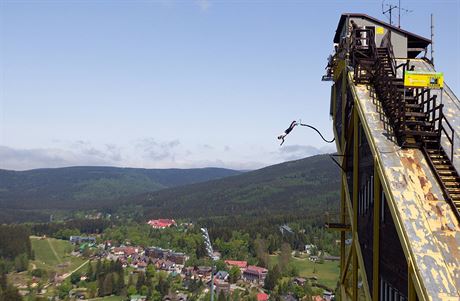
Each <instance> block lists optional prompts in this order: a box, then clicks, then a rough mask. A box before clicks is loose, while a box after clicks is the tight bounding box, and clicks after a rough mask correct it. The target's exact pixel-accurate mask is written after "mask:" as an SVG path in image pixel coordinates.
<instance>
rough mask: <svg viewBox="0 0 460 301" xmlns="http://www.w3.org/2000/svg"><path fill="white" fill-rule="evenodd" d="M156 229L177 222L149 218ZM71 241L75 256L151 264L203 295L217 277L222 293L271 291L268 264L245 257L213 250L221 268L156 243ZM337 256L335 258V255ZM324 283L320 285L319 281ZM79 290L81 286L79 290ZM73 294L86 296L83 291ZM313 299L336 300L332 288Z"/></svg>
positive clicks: (128, 266)
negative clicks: (226, 255)
mask: <svg viewBox="0 0 460 301" xmlns="http://www.w3.org/2000/svg"><path fill="white" fill-rule="evenodd" d="M148 225H150V226H151V227H152V228H153V229H159V230H161V229H166V228H170V227H173V226H176V222H175V221H174V220H169V219H158V220H150V221H148ZM69 241H70V242H71V243H72V244H73V245H74V246H75V250H74V251H73V252H72V255H73V256H77V257H79V256H83V254H84V253H85V252H87V250H88V249H90V250H92V251H91V256H90V257H89V259H90V261H92V262H95V261H100V260H109V261H113V262H119V263H120V264H121V266H122V267H123V269H124V270H125V271H129V273H130V274H134V275H136V274H137V275H139V274H145V273H146V271H147V268H148V266H149V265H152V266H153V267H154V269H155V270H156V271H163V272H165V273H167V274H168V275H170V276H171V277H180V278H181V279H182V283H183V286H184V288H185V289H187V288H188V287H187V286H188V285H189V284H190V282H191V281H199V283H203V287H204V288H203V291H202V294H203V296H204V295H205V294H208V293H210V290H211V287H212V285H211V284H212V281H213V280H214V283H213V284H214V285H213V287H214V294H215V295H216V296H219V295H220V294H221V293H223V294H225V295H227V296H228V295H230V294H232V293H233V292H235V291H246V290H252V291H256V292H257V293H256V298H257V301H267V300H269V298H270V294H269V292H268V291H267V290H266V289H265V288H264V284H265V280H266V278H267V275H268V272H269V270H268V269H267V268H265V267H260V266H256V265H251V264H248V262H247V261H244V260H235V259H225V260H222V259H221V254H220V253H219V252H218V251H215V252H214V253H213V254H212V259H213V261H214V262H216V261H220V262H222V261H223V262H224V263H225V265H222V264H221V265H220V266H219V269H216V268H217V267H216V266H215V265H214V266H211V265H206V266H205V265H199V266H190V265H187V261H188V260H189V256H188V255H187V254H185V253H183V252H177V251H175V250H171V249H163V248H160V247H157V246H149V247H142V246H136V245H130V244H119V245H116V244H114V242H112V241H102V242H100V243H99V244H97V243H96V238H95V237H92V236H71V237H70V238H69ZM313 248H316V246H314V245H306V246H305V253H306V254H310V252H311V250H312V249H313ZM309 260H311V261H313V262H316V261H318V256H313V255H312V256H311V257H310V259H309ZM332 260H335V258H332ZM86 278H87V275H84V274H82V275H81V280H85V279H86ZM291 281H292V285H297V286H300V287H303V286H304V285H305V283H306V282H307V281H308V282H311V283H313V284H316V281H317V277H316V276H311V277H309V278H303V277H293V278H292V279H291ZM319 287H321V285H319ZM77 291H78V290H77ZM73 292H74V293H73V294H72V296H73V297H78V298H80V299H84V298H85V297H86V295H85V294H84V293H79V294H78V293H77V294H75V290H74V291H73ZM128 297H129V299H128V300H131V301H145V300H147V296H144V295H140V294H135V295H130V296H128ZM163 300H180V301H186V300H187V294H184V293H179V292H173V293H172V295H167V296H164V297H163ZM281 300H282V301H296V300H298V299H297V298H296V297H295V296H294V295H293V294H286V295H283V296H281ZM312 300H313V301H331V300H334V294H333V292H331V291H329V290H327V289H325V288H324V289H323V290H322V294H319V295H315V296H313V299H312Z"/></svg>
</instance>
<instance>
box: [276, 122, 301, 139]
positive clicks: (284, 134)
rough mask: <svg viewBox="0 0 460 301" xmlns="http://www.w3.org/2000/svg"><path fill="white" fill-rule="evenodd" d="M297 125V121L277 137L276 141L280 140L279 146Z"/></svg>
mask: <svg viewBox="0 0 460 301" xmlns="http://www.w3.org/2000/svg"><path fill="white" fill-rule="evenodd" d="M296 125H298V123H297V121H295V120H294V121H293V122H291V125H290V126H289V127H288V128H287V129H286V130H285V131H284V132H283V133H282V134H281V135H279V136H278V140H282V141H281V144H280V145H283V143H284V138H285V137H286V136H287V135H288V134H289V133H290V132H291V131H292V130H293V129H294V127H295V126H296Z"/></svg>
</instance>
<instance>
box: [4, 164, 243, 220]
mask: <svg viewBox="0 0 460 301" xmlns="http://www.w3.org/2000/svg"><path fill="white" fill-rule="evenodd" d="M238 174H241V172H239V171H236V170H230V169H223V168H199V169H140V168H116V167H67V168H53V169H35V170H29V171H10V170H0V222H6V223H10V222H24V221H30V220H33V221H45V220H47V219H49V213H48V212H45V210H46V209H48V210H50V209H52V210H59V209H61V210H74V209H80V210H81V209H94V208H100V207H103V206H105V207H110V206H112V205H113V203H114V202H120V201H122V200H123V197H126V196H131V195H135V194H139V193H143V192H149V191H155V190H159V189H164V188H168V187H176V186H180V185H186V184H191V183H198V182H204V181H209V180H213V179H218V178H223V177H228V176H233V175H238Z"/></svg>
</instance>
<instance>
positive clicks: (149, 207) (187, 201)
mask: <svg viewBox="0 0 460 301" xmlns="http://www.w3.org/2000/svg"><path fill="white" fill-rule="evenodd" d="M339 187H340V174H339V169H338V167H337V165H335V164H334V163H333V161H332V160H331V158H330V157H329V155H317V156H312V157H308V158H305V159H301V160H295V161H290V162H284V163H281V164H276V165H272V166H268V167H265V168H262V169H259V170H255V171H250V172H246V173H243V174H240V175H237V176H234V177H227V178H222V179H217V180H212V181H208V182H202V183H196V184H191V185H185V186H181V187H175V188H170V189H163V190H159V191H156V192H149V193H145V194H141V195H138V196H134V197H132V198H129V199H127V201H128V202H129V203H130V204H138V205H142V206H143V207H144V212H145V214H146V217H147V218H159V217H162V216H173V217H177V218H181V217H182V218H204V217H216V216H222V217H223V216H227V217H236V216H242V215H246V216H266V217H269V216H274V215H280V216H286V215H292V214H294V215H301V216H310V215H312V214H315V213H316V212H317V213H323V212H324V211H327V210H332V211H334V210H337V208H338V205H339V204H340V202H339V200H340V191H339Z"/></svg>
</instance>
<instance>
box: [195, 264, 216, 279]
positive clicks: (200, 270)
mask: <svg viewBox="0 0 460 301" xmlns="http://www.w3.org/2000/svg"><path fill="white" fill-rule="evenodd" d="M196 273H197V274H198V276H202V277H207V276H209V275H211V273H212V268H211V267H208V266H199V267H197V269H196Z"/></svg>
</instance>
